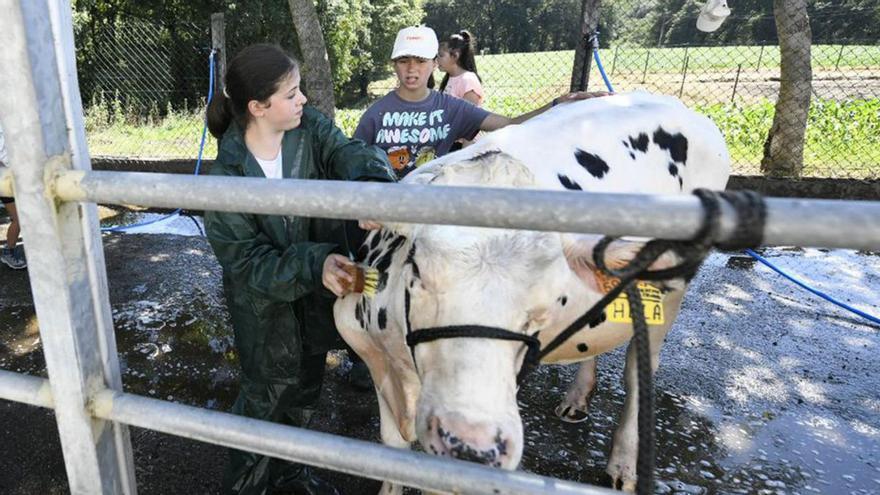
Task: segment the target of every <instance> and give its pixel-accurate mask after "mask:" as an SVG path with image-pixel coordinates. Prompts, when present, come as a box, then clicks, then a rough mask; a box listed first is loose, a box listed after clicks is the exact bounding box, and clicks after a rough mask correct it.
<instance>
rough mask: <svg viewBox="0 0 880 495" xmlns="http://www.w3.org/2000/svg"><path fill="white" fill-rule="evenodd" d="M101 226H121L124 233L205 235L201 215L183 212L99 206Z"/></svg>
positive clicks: (105, 227)
mask: <svg viewBox="0 0 880 495" xmlns="http://www.w3.org/2000/svg"><path fill="white" fill-rule="evenodd" d="M99 216H100V218H101V228H104V229H107V228H117V227H118V228H121V229H122V230H119V232H122V233H126V234H174V235H183V236H202V237H204V235H205V224H204V222H203V220H202V217H200V216H197V215H185V214H183V213H176V214H173V215H172V214H170V212H169V213H151V212H147V211H135V210H116V209H112V208H108V207H104V206H102V207H100V208H99Z"/></svg>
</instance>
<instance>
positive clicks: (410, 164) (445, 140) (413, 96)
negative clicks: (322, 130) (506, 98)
mask: <svg viewBox="0 0 880 495" xmlns="http://www.w3.org/2000/svg"><path fill="white" fill-rule="evenodd" d="M438 46H439V43H438V42H437V35H436V34H435V33H434V30H433V29H431V28H429V27H426V26H415V27H408V28H404V29H401V30H400V32H398V33H397V38H396V39H395V41H394V49H393V50H392V52H391V61H392V63H393V64H394V72H395V74H397V82H398V86H397V89H395V90H394V91H391V92H390V93H388V94H387V95H385V96H384V97H382V98H381V99H379V100H378V101H377V102H375V103H373V105H371V106H370V108H368V109H367V111H366V112H365V113H364V115H363V116H362V117H361V120H360V123H358V126H357V129H356V130H355V133H354V137H355V138H357V139H361V140H363V141H365V142H366V143H368V144H374V145H376V146H379V147H380V148H382V149H383V150H385V152H386V153H388V158H389V161H390V162H391V166H392V167H394V169H395V171H396V172H397V176H398V177H399V178H402V177H403V176H405V175H406V174H407V173H409V172H410V171H412V170H414V169H415V168H416V167H418V166H419V165H422V164H423V163H426V162H428V161H430V160H432V159H434V158H436V157H439V156H443V155H445V154H446V153H448V152H449V151H450V148H451V147H452V145H453V144H454V143H455V142H456V141H458V140H459V139H473V137H474V136H475V135H476V134H477V132H479V131H481V130H482V131H494V130H496V129H500V128H502V127H504V126H507V125H510V124H518V123H520V122H523V121H525V120H527V119H529V118H530V117H533V116H535V115H538V114H539V113H541V112H543V111H545V110H547V109H549V108H550V107H551V106H553V105H555V104H557V103H563V102H567V101H573V100H581V99H584V98H590V97H593V96H602V95H604V94H607V93H569V94H566V95H564V96H560V97H558V98H554V99H553V102H552V103H548V104H547V105H544V106H543V107H541V108H538V109H537V110H534V111H532V112H529V113H526V114H523V115H520V116H518V117H516V118H512V119H511V118H509V117H505V116H503V115H498V114H495V113H492V112H489V111H486V110H483V109H482V108H479V107H477V106H475V105H473V104H472V103H470V102H468V101H465V100H462V99H459V98H455V97H453V96H450V95H448V94H444V93H440V92H437V91H434V90H432V89H430V88H429V85H428V82H429V81H430V80H432V77H433V73H434V69H435V68H436V66H437V61H436V59H437V50H438Z"/></svg>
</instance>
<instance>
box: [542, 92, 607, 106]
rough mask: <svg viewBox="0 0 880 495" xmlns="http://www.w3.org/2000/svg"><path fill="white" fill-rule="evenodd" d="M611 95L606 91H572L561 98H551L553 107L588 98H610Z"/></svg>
mask: <svg viewBox="0 0 880 495" xmlns="http://www.w3.org/2000/svg"><path fill="white" fill-rule="evenodd" d="M612 94H614V93H609V92H608V91H572V92H571V93H566V94H564V95H562V96H557V97H556V98H553V106H555V105H559V104H560V103H571V102H573V101H578V100H587V99H589V98H600V97H602V96H610V95H612Z"/></svg>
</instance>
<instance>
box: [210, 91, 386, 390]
mask: <svg viewBox="0 0 880 495" xmlns="http://www.w3.org/2000/svg"><path fill="white" fill-rule="evenodd" d="M281 149H282V169H283V177H284V178H297V179H337V180H355V181H357V180H361V181H384V182H392V181H394V180H395V179H394V172H393V170H392V169H391V167H390V165H389V164H388V159H387V156H386V155H385V153H384V152H382V151H381V150H380V149H379V148H376V147H373V146H366V145H365V144H364V143H363V142H362V141H358V140H351V139H349V138H347V137H346V136H345V135H343V133H342V132H341V131H340V130H339V129H338V128H337V127H336V126H335V125H334V124H333V123H332V122H331V121H330V120H329V119H327V118H326V117H325V116H324V115H323V114H321V113H320V112H319V111H317V110H315V109H314V108H311V107H305V109H304V111H303V116H302V121H301V123H300V126H299V127H297V128H296V129H292V130H290V131H287V132H286V133H285V134H284V139H283V141H282V144H281ZM211 175H225V176H235V177H264V175H263V170H262V169H261V168H260V165H259V163H257V161H256V159H255V158H254V156H253V155H252V154H251V153H250V152H249V151H248V149H247V147H246V146H245V144H244V135H243V132H242V130H241V128H240V127H239V126H237V125H236V124H235V123H233V124H231V125H230V126H229V129H228V130H227V131H226V133H225V134H224V135H223V139H222V140H221V142H220V149H219V151H218V154H217V160H216V161H215V162H214V165H213V166H212V167H211ZM282 180H283V179H282ZM229 194H235V191H229ZM343 228H344V227H343V222H341V221H339V220H326V219H310V218H303V217H292V216H279V215H255V214H249V213H226V212H206V213H205V230H206V232H207V236H208V241H209V242H210V243H211V247H212V248H213V249H214V253H215V255H216V256H217V259H218V260H219V261H220V265H221V266H222V267H223V287H224V291H225V293H226V302H227V305H228V307H229V313H230V316H231V317H232V327H233V330H234V332H235V341H236V347H237V351H238V354H239V360H240V361H241V367H242V371H243V372H244V374H245V376H246V377H248V378H249V379H250V380H255V381H258V382H263V383H290V384H292V383H295V382H296V381H297V380H298V378H297V376H296V375H298V373H297V371H296V370H299V368H300V364H301V359H302V354H303V353H307V354H317V353H321V352H325V351H327V350H328V349H330V348H332V347H331V346H332V345H333V344H334V343H338V342H339V341H338V334H337V332H336V328H335V326H334V323H333V314H332V305H333V302H334V301H335V298H334V297H333V294H332V293H331V292H330V291H328V290H327V289H325V288H324V286H323V284H322V282H321V274H322V269H323V264H324V260H325V259H326V257H327V255H328V254H330V253H344V252H345V248H344V246H345V242H346V241H345V239H344V234H343ZM357 247H358V246H351V249H357Z"/></svg>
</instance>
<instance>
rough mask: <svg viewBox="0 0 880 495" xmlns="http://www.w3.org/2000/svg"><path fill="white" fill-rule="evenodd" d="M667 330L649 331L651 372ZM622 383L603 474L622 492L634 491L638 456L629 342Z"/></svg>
mask: <svg viewBox="0 0 880 495" xmlns="http://www.w3.org/2000/svg"><path fill="white" fill-rule="evenodd" d="M667 331H668V329H663V328H652V329H651V330H649V334H648V335H649V340H650V342H651V373H654V372H655V371H657V366H658V365H659V364H660V348H661V347H662V346H663V338H664V337H665V336H666V332H667ZM623 380H624V385H625V387H626V400H625V401H624V404H623V412H622V413H621V417H620V424H619V425H618V426H617V431H615V432H614V444H613V445H612V447H611V457H610V458H609V459H608V467H607V468H606V469H605V472H607V473H608V475H609V476H611V480H612V486H613V487H614V488H615V489H621V490H623V491H625V492H634V491H635V489H636V460H637V459H638V454H639V429H638V417H639V382H638V374H637V367H636V349H635V346H634V345H633V343H632V341H630V344H629V348H628V349H627V351H626V366H625V367H624V370H623Z"/></svg>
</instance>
